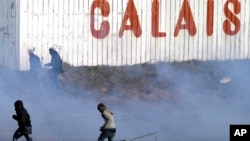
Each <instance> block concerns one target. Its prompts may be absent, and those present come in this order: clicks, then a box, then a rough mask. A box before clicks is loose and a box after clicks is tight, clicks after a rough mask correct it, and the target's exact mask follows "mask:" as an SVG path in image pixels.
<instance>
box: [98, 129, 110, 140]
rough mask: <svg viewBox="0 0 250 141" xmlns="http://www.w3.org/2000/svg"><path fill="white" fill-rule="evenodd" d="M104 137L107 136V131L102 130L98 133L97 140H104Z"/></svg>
mask: <svg viewBox="0 0 250 141" xmlns="http://www.w3.org/2000/svg"><path fill="white" fill-rule="evenodd" d="M105 138H108V136H107V131H103V132H102V133H101V134H100V136H99V138H98V141H104V139H105Z"/></svg>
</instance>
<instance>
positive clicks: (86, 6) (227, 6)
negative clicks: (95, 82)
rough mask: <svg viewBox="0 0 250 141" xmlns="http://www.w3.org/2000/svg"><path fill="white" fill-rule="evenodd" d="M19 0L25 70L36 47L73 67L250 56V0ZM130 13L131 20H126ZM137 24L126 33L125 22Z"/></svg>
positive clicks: (45, 57)
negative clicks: (53, 50)
mask: <svg viewBox="0 0 250 141" xmlns="http://www.w3.org/2000/svg"><path fill="white" fill-rule="evenodd" d="M98 2H100V3H99V4H98ZM20 5H21V13H20V15H21V19H20V26H21V27H20V33H21V34H20V42H21V45H20V47H21V55H22V60H21V63H22V64H21V67H22V68H24V69H25V68H27V67H28V54H27V49H28V48H33V47H35V48H36V51H35V53H36V54H38V55H39V56H40V57H41V58H42V61H43V63H47V62H49V60H50V56H49V53H48V49H49V48H50V47H56V49H58V51H59V53H60V54H61V56H62V58H63V60H64V61H65V62H68V63H70V64H72V65H75V66H80V65H88V66H94V65H132V64H139V63H145V62H155V61H166V62H172V61H186V60H194V59H195V60H204V61H206V60H225V59H232V60H234V59H246V58H249V53H250V50H249V26H250V19H249V18H250V17H249V13H250V2H249V0H219V1H214V0H102V1H101V0H95V1H93V0H22V1H21V4H20ZM93 5H96V6H97V7H93ZM98 6H99V7H100V8H98ZM92 8H93V11H94V13H93V14H91V12H93V11H91V9H92ZM101 10H103V12H104V13H102V12H101ZM105 12H106V14H107V15H105ZM124 17H128V18H129V19H127V20H126V19H125V20H124V22H123V19H124ZM91 19H93V21H92V20H91ZM104 21H107V22H108V25H109V28H110V29H109V30H108V32H106V31H107V27H108V26H107V25H106V26H101V24H102V22H104ZM137 21H138V22H137ZM237 22H239V23H237ZM91 23H92V24H93V25H94V26H93V27H91ZM136 23H138V27H137V28H135V29H134V30H123V32H122V30H121V29H122V28H121V27H122V26H123V25H124V28H127V29H129V28H131V27H132V28H133V26H134V24H136ZM235 25H237V26H235ZM226 28H227V29H226ZM140 29H141V30H140ZM94 30H97V31H96V33H94ZM98 30H99V31H98ZM133 31H134V32H133Z"/></svg>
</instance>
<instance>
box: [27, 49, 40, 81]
mask: <svg viewBox="0 0 250 141" xmlns="http://www.w3.org/2000/svg"><path fill="white" fill-rule="evenodd" d="M28 53H29V63H30V78H31V79H30V81H31V84H36V83H38V82H39V71H40V70H41V61H40V58H39V57H38V56H37V55H35V54H34V50H29V51H28Z"/></svg>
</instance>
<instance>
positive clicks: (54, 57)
mask: <svg viewBox="0 0 250 141" xmlns="http://www.w3.org/2000/svg"><path fill="white" fill-rule="evenodd" d="M49 53H50V55H51V62H50V63H48V64H45V66H51V67H52V69H51V70H49V71H48V73H49V76H50V78H51V80H52V82H55V84H56V87H58V75H59V74H61V73H63V72H64V71H63V68H62V65H63V62H62V59H61V57H60V55H59V54H58V52H57V51H56V50H55V49H53V48H50V49H49Z"/></svg>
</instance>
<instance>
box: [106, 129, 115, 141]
mask: <svg viewBox="0 0 250 141" xmlns="http://www.w3.org/2000/svg"><path fill="white" fill-rule="evenodd" d="M114 137H115V131H109V132H108V141H113V140H114Z"/></svg>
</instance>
